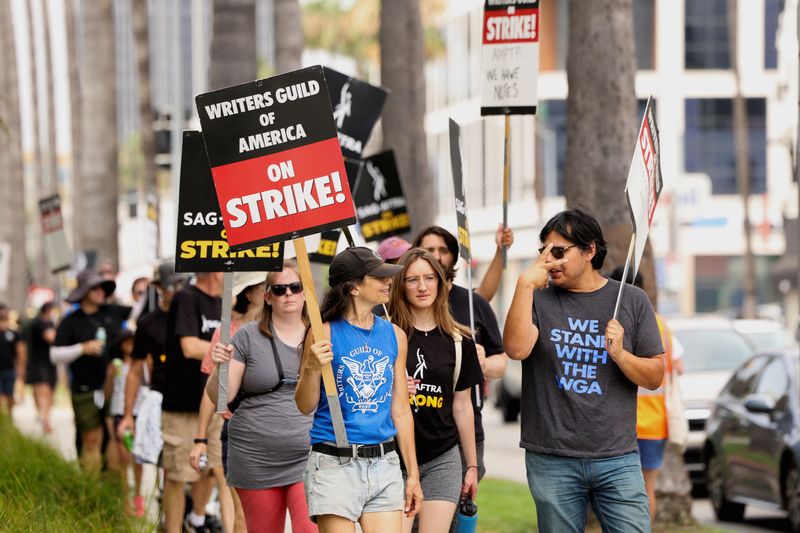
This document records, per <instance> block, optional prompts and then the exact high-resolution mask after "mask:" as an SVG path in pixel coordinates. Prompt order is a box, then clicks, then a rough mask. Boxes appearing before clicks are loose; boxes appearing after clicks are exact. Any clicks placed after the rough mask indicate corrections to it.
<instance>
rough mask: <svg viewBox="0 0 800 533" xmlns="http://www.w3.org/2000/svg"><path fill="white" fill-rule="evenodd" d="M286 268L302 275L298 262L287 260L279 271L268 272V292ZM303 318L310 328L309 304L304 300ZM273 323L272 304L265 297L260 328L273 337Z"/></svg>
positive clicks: (259, 323)
mask: <svg viewBox="0 0 800 533" xmlns="http://www.w3.org/2000/svg"><path fill="white" fill-rule="evenodd" d="M284 270H293V271H294V273H295V274H297V277H298V278H299V277H300V271H299V269H298V268H297V263H295V262H294V261H286V262H284V263H283V269H282V270H281V271H279V272H267V282H266V293H269V292H270V290H271V289H272V285H273V284H274V283H275V278H276V277H278V274H280V273H281V272H283V271H284ZM303 290H305V288H304V289H303ZM301 318H302V320H303V324H304V325H305V326H306V328H308V326H309V324H311V321H310V320H309V319H308V304H307V303H306V302H303V314H302V315H301ZM271 325H272V306H271V305H269V304H268V303H267V299H266V298H264V307H263V308H262V309H261V318H260V319H259V322H258V330H259V331H260V332H261V333H263V334H264V335H266V336H267V337H272V330H271V329H270V326H271Z"/></svg>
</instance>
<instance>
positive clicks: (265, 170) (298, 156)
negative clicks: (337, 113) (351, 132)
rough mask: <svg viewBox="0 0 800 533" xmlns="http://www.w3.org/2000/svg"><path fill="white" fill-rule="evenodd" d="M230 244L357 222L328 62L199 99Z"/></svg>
mask: <svg viewBox="0 0 800 533" xmlns="http://www.w3.org/2000/svg"><path fill="white" fill-rule="evenodd" d="M195 103H196V104H197V111H198V113H199V115H200V123H201V125H202V127H203V137H204V139H205V143H206V148H207V150H208V160H209V163H210V166H211V173H212V175H213V176H214V185H215V187H216V191H217V198H218V199H219V205H220V211H221V214H222V220H223V223H224V225H225V229H226V232H227V237H228V244H229V245H230V247H231V248H232V249H235V250H239V249H243V248H251V247H253V246H254V245H257V244H266V243H273V242H279V241H285V240H289V239H294V238H297V237H302V236H304V235H309V234H313V233H319V232H321V231H323V230H326V229H330V228H338V227H341V226H344V225H347V224H352V223H354V222H355V212H354V209H353V201H352V199H351V195H350V186H349V185H348V183H347V175H346V173H345V168H344V162H343V161H342V152H341V148H340V147H339V138H338V136H337V134H336V127H335V125H334V122H333V115H332V114H331V107H330V102H329V100H328V93H327V89H326V86H325V78H324V76H323V73H322V67H319V66H315V67H308V68H304V69H300V70H296V71H294V72H289V73H287V74H282V75H280V76H274V77H272V78H267V79H263V80H258V81H255V82H251V83H245V84H242V85H237V86H234V87H228V88H226V89H221V90H219V91H214V92H211V93H206V94H201V95H199V96H197V98H196V99H195Z"/></svg>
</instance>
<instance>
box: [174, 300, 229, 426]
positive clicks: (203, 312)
mask: <svg viewBox="0 0 800 533" xmlns="http://www.w3.org/2000/svg"><path fill="white" fill-rule="evenodd" d="M221 312H222V300H221V299H220V298H219V297H214V296H209V295H208V294H206V293H204V292H203V291H201V290H200V289H198V288H197V287H195V286H194V285H190V286H188V287H185V288H183V289H181V290H180V292H178V293H177V294H176V295H175V297H174V298H173V299H172V304H171V305H170V307H169V314H168V315H167V361H166V365H165V370H166V373H165V376H166V383H165V385H164V401H163V403H162V408H163V410H164V411H170V412H179V413H196V412H198V411H199V409H200V400H201V399H202V397H203V388H204V387H205V385H206V379H207V377H208V376H206V375H205V374H203V372H202V371H201V370H200V360H198V359H189V358H187V357H186V356H184V355H183V350H181V337H197V338H199V339H202V340H204V341H210V340H211V336H212V335H213V334H214V330H215V329H217V328H218V327H219V326H220V317H221Z"/></svg>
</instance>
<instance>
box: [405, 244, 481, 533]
mask: <svg viewBox="0 0 800 533" xmlns="http://www.w3.org/2000/svg"><path fill="white" fill-rule="evenodd" d="M398 264H400V265H403V270H402V271H401V272H400V274H399V275H398V277H397V284H396V285H395V286H393V287H392V298H391V302H390V304H389V315H390V316H391V317H392V320H393V321H394V323H395V324H397V326H398V327H400V329H402V330H403V331H404V332H405V333H406V335H408V353H409V354H411V355H410V356H409V358H408V361H407V365H406V367H407V368H406V369H407V371H408V375H409V376H410V377H411V379H412V380H413V381H414V383H415V384H416V390H415V391H414V392H412V398H411V400H412V401H413V403H414V405H415V408H414V434H415V439H414V440H415V442H416V451H417V459H418V461H419V470H420V483H421V484H422V491H423V493H424V494H425V503H423V504H422V508H421V509H420V511H419V516H418V518H417V520H418V521H419V533H437V532H441V531H447V530H448V529H449V528H450V523H451V522H452V520H453V514H454V513H455V511H456V505H457V504H458V501H459V499H460V497H461V495H462V494H467V495H469V496H470V497H471V498H474V497H475V495H476V494H477V492H478V459H477V453H476V449H475V423H474V418H473V416H474V414H473V411H472V399H471V398H470V394H471V390H472V387H473V386H475V385H477V384H479V383H481V382H482V381H483V372H482V371H481V364H480V362H479V361H478V353H477V351H476V350H475V343H474V342H473V341H472V339H471V338H470V331H469V328H467V327H465V326H462V325H461V324H458V323H457V322H456V321H455V320H454V319H453V317H452V315H451V314H450V306H449V304H448V299H447V297H448V293H449V289H448V286H449V285H448V283H447V279H446V278H445V273H444V270H443V269H442V267H441V265H440V264H439V262H438V261H437V260H436V258H435V257H434V256H433V255H432V254H431V253H430V252H427V251H425V250H423V249H422V248H412V249H411V250H409V251H407V252H406V253H405V254H403V256H402V257H401V258H400V261H399V262H398ZM459 444H460V445H461V449H462V450H463V453H464V459H465V464H466V469H465V471H464V472H463V473H462V467H461V455H460V453H459ZM412 525H413V521H412V520H406V521H405V523H404V529H405V531H411V527H412Z"/></svg>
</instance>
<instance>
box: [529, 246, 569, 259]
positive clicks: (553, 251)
mask: <svg viewBox="0 0 800 533" xmlns="http://www.w3.org/2000/svg"><path fill="white" fill-rule="evenodd" d="M576 246H578V245H577V244H570V245H569V246H553V247H552V248H550V255H552V256H553V258H555V259H564V256H565V255H566V254H567V250H569V249H570V248H575V247H576ZM546 248H547V246H542V247H541V248H539V253H540V254H542V253H544V251H545V249H546Z"/></svg>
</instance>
